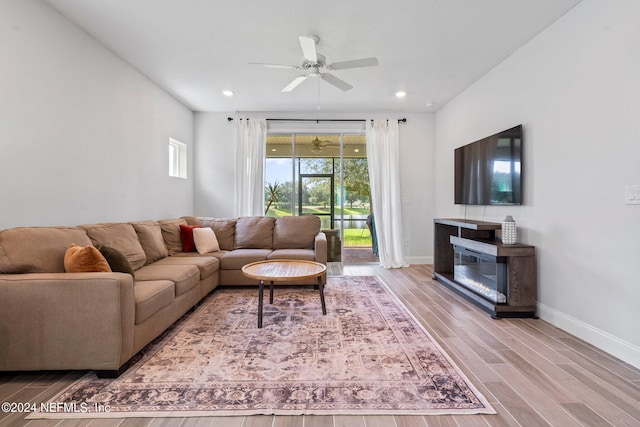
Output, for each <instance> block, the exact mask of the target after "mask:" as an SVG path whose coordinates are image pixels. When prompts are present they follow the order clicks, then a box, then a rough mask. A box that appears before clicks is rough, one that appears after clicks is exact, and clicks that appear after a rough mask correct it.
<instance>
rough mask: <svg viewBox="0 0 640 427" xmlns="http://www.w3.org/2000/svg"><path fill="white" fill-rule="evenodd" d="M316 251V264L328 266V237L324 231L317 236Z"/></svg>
mask: <svg viewBox="0 0 640 427" xmlns="http://www.w3.org/2000/svg"><path fill="white" fill-rule="evenodd" d="M314 250H315V253H316V262H319V263H321V264H324V265H327V235H326V234H324V233H323V232H322V231H321V232H319V233H318V234H316V237H315V243H314Z"/></svg>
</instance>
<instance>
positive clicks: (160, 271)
mask: <svg viewBox="0 0 640 427" xmlns="http://www.w3.org/2000/svg"><path fill="white" fill-rule="evenodd" d="M147 280H171V281H172V282H173V283H174V284H175V296H176V297H177V296H179V295H182V294H183V293H185V292H187V291H188V290H189V289H191V288H193V287H194V286H198V284H199V283H200V270H199V269H198V267H196V266H195V265H175V264H174V265H162V264H158V263H157V262H156V263H153V264H151V265H145V266H144V267H142V268H141V269H139V270H137V271H136V282H137V281H147Z"/></svg>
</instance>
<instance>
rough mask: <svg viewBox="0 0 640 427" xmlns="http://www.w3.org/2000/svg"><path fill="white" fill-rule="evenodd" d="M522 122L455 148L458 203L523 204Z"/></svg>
mask: <svg viewBox="0 0 640 427" xmlns="http://www.w3.org/2000/svg"><path fill="white" fill-rule="evenodd" d="M521 176H522V125H519V126H516V127H513V128H511V129H507V130H505V131H502V132H499V133H497V134H495V135H491V136H488V137H486V138H483V139H481V140H479V141H476V142H472V143H471V144H467V145H464V146H462V147H459V148H456V149H455V197H454V199H455V200H454V202H455V203H456V204H461V205H520V204H522V180H521Z"/></svg>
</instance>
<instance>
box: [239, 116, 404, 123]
mask: <svg viewBox="0 0 640 427" xmlns="http://www.w3.org/2000/svg"><path fill="white" fill-rule="evenodd" d="M240 120H242V119H240ZM245 120H249V119H245ZM266 120H267V121H268V122H316V123H320V122H366V121H367V120H366V119H266ZM227 121H230V122H232V121H233V117H227ZM371 121H373V119H371ZM398 123H407V119H406V118H404V119H398Z"/></svg>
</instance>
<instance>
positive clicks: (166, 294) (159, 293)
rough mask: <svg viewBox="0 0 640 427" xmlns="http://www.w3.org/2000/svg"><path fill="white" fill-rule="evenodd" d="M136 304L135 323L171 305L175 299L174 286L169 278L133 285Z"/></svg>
mask: <svg viewBox="0 0 640 427" xmlns="http://www.w3.org/2000/svg"><path fill="white" fill-rule="evenodd" d="M133 294H134V299H135V304H136V320H135V323H136V325H139V324H141V323H143V322H144V321H145V320H147V319H148V318H150V317H151V316H153V315H154V314H156V313H157V312H158V311H160V310H162V309H163V308H165V307H167V306H169V305H171V304H172V303H173V301H174V300H175V288H174V285H173V282H172V281H170V280H150V281H145V282H136V283H135V284H134V285H133Z"/></svg>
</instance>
